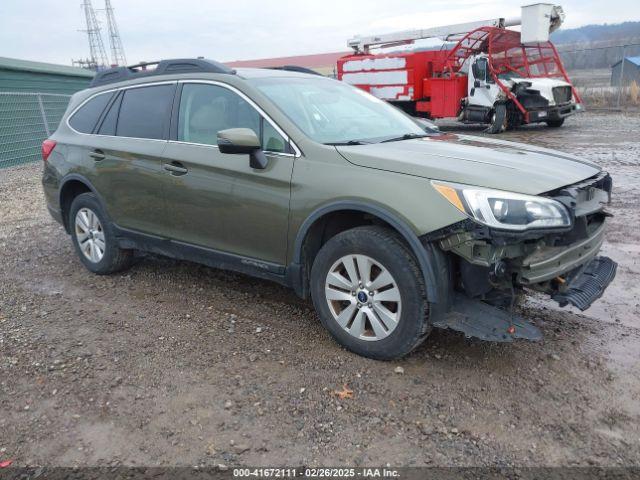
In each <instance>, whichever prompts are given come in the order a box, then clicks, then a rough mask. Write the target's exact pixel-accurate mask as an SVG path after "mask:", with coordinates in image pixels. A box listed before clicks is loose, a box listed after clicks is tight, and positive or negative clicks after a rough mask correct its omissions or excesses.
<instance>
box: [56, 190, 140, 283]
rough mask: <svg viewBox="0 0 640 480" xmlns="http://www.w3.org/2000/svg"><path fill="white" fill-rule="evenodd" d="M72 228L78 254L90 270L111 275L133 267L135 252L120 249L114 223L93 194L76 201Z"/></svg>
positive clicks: (80, 196) (77, 198)
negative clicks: (112, 223)
mask: <svg viewBox="0 0 640 480" xmlns="http://www.w3.org/2000/svg"><path fill="white" fill-rule="evenodd" d="M69 227H70V230H71V239H72V241H73V246H74V247H75V249H76V253H77V254H78V257H79V258H80V261H81V262H82V264H83V265H84V266H85V267H86V268H87V269H88V270H90V271H92V272H93V273H97V274H98V275H107V274H109V273H114V272H118V271H121V270H124V269H126V268H128V267H129V266H130V265H131V260H132V257H133V252H132V251H131V250H123V249H121V248H119V247H118V240H117V238H116V236H115V233H114V231H113V227H112V225H111V222H110V221H109V219H108V217H107V215H106V214H105V213H104V210H103V209H102V205H100V202H99V201H98V198H97V197H96V196H95V195H94V194H93V193H83V194H81V195H78V196H77V197H76V198H74V199H73V202H72V203H71V208H70V209H69Z"/></svg>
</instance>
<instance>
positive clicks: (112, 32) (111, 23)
mask: <svg viewBox="0 0 640 480" xmlns="http://www.w3.org/2000/svg"><path fill="white" fill-rule="evenodd" d="M104 10H105V12H106V14H107V27H108V28H109V45H110V46H111V64H112V65H113V66H126V65H127V59H126V57H125V55H124V47H123V46H122V39H121V38H120V33H119V32H118V24H117V23H116V17H115V16H114V14H113V7H112V6H111V0H104Z"/></svg>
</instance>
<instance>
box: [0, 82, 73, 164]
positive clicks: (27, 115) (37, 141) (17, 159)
mask: <svg viewBox="0 0 640 480" xmlns="http://www.w3.org/2000/svg"><path fill="white" fill-rule="evenodd" d="M69 98H71V96H70V95H60V94H54V93H21V92H0V168H6V167H12V166H14V165H20V164H23V163H27V162H33V161H36V160H39V159H40V158H41V156H40V146H41V144H42V141H43V140H45V139H46V138H47V137H48V136H49V135H51V134H52V133H53V132H54V131H55V130H56V128H58V123H59V122H60V119H61V118H62V115H63V114H64V112H65V110H66V108H67V104H68V103H69Z"/></svg>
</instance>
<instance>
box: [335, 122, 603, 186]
mask: <svg viewBox="0 0 640 480" xmlns="http://www.w3.org/2000/svg"><path fill="white" fill-rule="evenodd" d="M337 149H338V151H339V152H340V154H341V155H342V156H343V157H344V158H345V159H346V160H347V161H349V162H351V163H353V164H355V165H359V166H362V167H368V168H376V169H379V170H387V171H390V172H398V173H404V174H408V175H416V176H420V177H425V178H429V179H432V180H444V181H449V182H456V183H462V184H467V185H475V186H480V187H487V188H495V189H499V190H507V191H511V192H518V193H525V194H532V195H536V194H539V193H544V192H548V191H550V190H554V189H556V188H560V187H564V186H566V185H570V184H572V183H576V182H578V181H580V180H584V179H585V178H589V177H592V176H593V175H596V174H597V173H598V172H599V171H600V168H599V167H598V166H596V165H594V164H593V163H591V162H588V161H586V160H583V159H581V158H578V157H576V156H573V155H569V154H566V153H561V152H557V151H555V150H550V149H546V148H539V147H533V146H531V145H526V144H521V143H513V142H506V141H503V140H494V139H488V138H482V137H475V136H469V135H456V134H451V133H443V134H439V135H433V136H429V137H425V138H418V139H412V140H402V141H397V142H388V143H376V144H367V145H349V146H339V147H337Z"/></svg>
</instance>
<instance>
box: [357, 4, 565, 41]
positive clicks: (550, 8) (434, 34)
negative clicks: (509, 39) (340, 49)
mask: <svg viewBox="0 0 640 480" xmlns="http://www.w3.org/2000/svg"><path fill="white" fill-rule="evenodd" d="M540 7H541V8H540ZM563 21H564V12H563V10H562V7H560V6H554V5H550V4H534V5H527V6H524V7H522V16H521V17H514V18H509V19H506V18H493V19H489V20H480V21H476V22H467V23H458V24H455V25H444V26H441V27H432V28H423V29H418V30H404V31H401V32H393V33H385V34H382V35H370V36H364V37H363V36H360V35H356V36H355V37H353V38H351V39H349V40H348V41H347V45H348V46H349V47H351V48H353V50H354V51H355V52H356V53H358V52H365V53H367V52H368V51H369V49H371V48H384V47H392V46H397V45H405V44H408V43H412V42H414V41H416V40H422V39H425V38H439V39H442V40H445V41H446V40H451V39H452V38H453V37H456V36H462V35H465V34H466V33H468V32H471V31H473V30H476V29H478V28H482V27H494V28H506V27H514V26H517V25H523V27H524V26H525V25H526V27H527V28H529V26H530V25H533V26H534V27H535V28H537V27H538V26H540V25H542V26H543V29H544V30H547V32H553V31H554V30H556V29H557V28H559V27H560V25H561V24H562V22H563ZM537 33H538V34H539V32H537Z"/></svg>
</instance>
